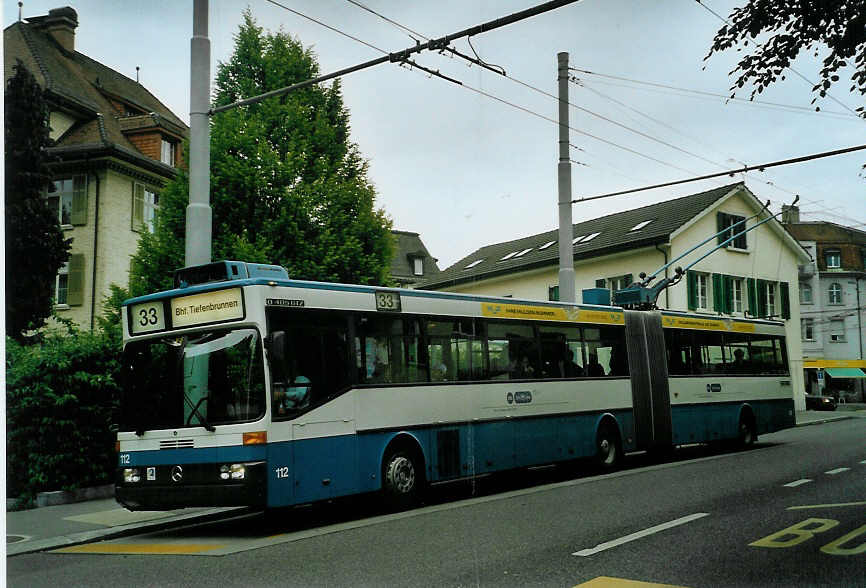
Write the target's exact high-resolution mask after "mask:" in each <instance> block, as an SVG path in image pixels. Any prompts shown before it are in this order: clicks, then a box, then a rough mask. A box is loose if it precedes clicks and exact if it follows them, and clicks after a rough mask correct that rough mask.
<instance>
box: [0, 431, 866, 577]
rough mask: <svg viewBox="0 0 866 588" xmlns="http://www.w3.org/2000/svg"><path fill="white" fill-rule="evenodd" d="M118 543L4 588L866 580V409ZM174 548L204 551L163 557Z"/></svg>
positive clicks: (46, 559) (33, 561) (39, 562)
mask: <svg viewBox="0 0 866 588" xmlns="http://www.w3.org/2000/svg"><path fill="white" fill-rule="evenodd" d="M118 542H120V543H121V544H122V545H127V546H129V545H135V544H137V545H139V546H151V547H154V549H153V550H151V551H149V550H148V549H142V548H141V547H139V551H140V553H142V554H137V555H118V554H114V555H104V554H95V553H40V554H32V555H21V556H17V557H14V558H9V559H8V560H7V562H6V563H7V566H8V568H7V574H8V575H7V581H8V585H9V586H22V587H23V586H27V587H30V586H52V587H56V586H58V585H64V586H125V585H131V586H139V585H150V586H162V585H184V586H210V585H220V586H241V585H243V586H265V585H273V586H276V585H279V586H481V585H485V586H575V585H579V584H582V583H585V582H590V581H593V580H594V579H597V578H599V577H612V578H623V579H629V580H633V581H643V582H655V583H662V584H672V585H679V586H695V587H697V586H713V587H716V586H857V587H862V586H866V420H864V419H862V418H856V419H851V420H845V421H838V422H833V423H826V424H822V425H816V426H808V427H801V428H797V429H790V430H787V431H782V432H780V433H776V434H773V435H766V436H763V437H762V438H761V440H760V442H759V443H758V445H756V446H755V448H753V449H751V450H747V451H742V452H725V451H711V450H708V449H706V448H700V447H696V448H686V449H681V450H678V451H677V452H676V453H675V455H674V456H673V457H672V458H669V459H668V460H667V461H664V462H656V461H653V460H651V459H650V458H649V457H646V456H636V457H631V458H630V459H629V460H628V463H627V464H626V468H625V469H624V470H622V471H620V472H616V473H614V474H608V475H588V474H586V473H583V474H579V473H578V474H576V473H575V472H574V471H568V470H565V469H563V468H556V469H548V470H541V471H534V472H529V473H526V472H524V473H520V474H517V475H512V476H509V477H503V478H497V479H493V480H489V479H488V480H483V481H481V482H480V483H478V484H475V485H468V484H464V485H452V486H450V487H445V488H441V487H440V488H438V489H436V490H435V491H434V493H433V495H432V498H431V500H430V501H429V504H428V505H427V506H425V507H422V508H419V509H416V510H413V511H409V512H405V513H397V514H387V513H383V512H381V511H379V510H377V507H376V505H375V503H374V502H372V501H370V500H357V499H356V500H350V501H344V502H341V503H338V504H335V505H324V506H319V507H312V508H305V509H293V510H288V511H285V512H282V513H276V514H274V513H269V514H267V515H263V514H261V515H251V516H247V517H241V518H237V519H234V520H231V521H222V522H217V523H211V524H207V525H201V526H196V527H192V528H186V529H176V530H173V531H168V532H164V533H161V534H159V535H153V536H144V537H137V538H126V539H123V540H118ZM136 542H138V543H136ZM115 543H116V544H117V542H115ZM122 545H121V546H122ZM172 545H173V546H178V545H180V546H184V545H185V546H200V547H201V546H204V547H201V549H200V551H198V552H197V555H158V553H167V552H171V550H168V549H164V550H163V551H161V552H160V550H159V549H157V547H159V546H163V547H165V546H172ZM215 545H216V546H219V547H218V548H216V547H214V546H215ZM208 546H209V547H208ZM173 552H174V553H196V552H195V551H186V552H184V551H183V550H175V551H173ZM593 585H595V586H598V585H609V584H604V582H603V581H602V580H595V582H594V583H593Z"/></svg>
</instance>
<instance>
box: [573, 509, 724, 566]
mask: <svg viewBox="0 0 866 588" xmlns="http://www.w3.org/2000/svg"><path fill="white" fill-rule="evenodd" d="M709 514H710V513H708V512H697V513H695V514H690V515H688V516H685V517H682V518H679V519H676V520H673V521H668V522H667V523H662V524H661V525H656V526H655V527H650V528H649V529H644V530H643V531H638V532H636V533H632V534H631V535H626V536H625V537H620V538H619V539H614V540H613V541H607V542H606V543H601V544H599V545H596V546H595V547H593V548H592V549H582V550H580V551H575V552H574V553H572V554H571V555H577V556H579V557H586V556H588V555H595V554H596V553H599V552H601V551H605V550H606V549H610V548H611V547H617V546H619V545H622V544H624V543H629V542H630V541H634V540H636V539H641V538H643V537H646V536H648V535H652V534H654V533H658V532H659V531H664V530H666V529H671V528H673V527H678V526H679V525H684V524H686V523H690V522H692V521H696V520H698V519H701V518H703V517H706V516H709Z"/></svg>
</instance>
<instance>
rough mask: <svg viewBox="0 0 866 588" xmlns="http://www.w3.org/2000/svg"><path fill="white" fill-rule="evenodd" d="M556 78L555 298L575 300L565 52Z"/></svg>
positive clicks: (558, 56) (560, 58)
mask: <svg viewBox="0 0 866 588" xmlns="http://www.w3.org/2000/svg"><path fill="white" fill-rule="evenodd" d="M556 57H557V62H558V66H559V68H558V77H557V80H558V82H559V165H558V166H557V172H558V174H559V178H558V179H559V191H558V199H559V201H558V204H559V299H560V300H561V301H563V302H576V297H575V292H574V290H575V285H574V248H573V247H572V245H571V241H572V239H573V238H574V227H573V226H572V221H571V158H570V157H569V145H568V53H565V52H562V53H559V54H557V56H556Z"/></svg>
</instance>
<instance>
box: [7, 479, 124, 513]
mask: <svg viewBox="0 0 866 588" xmlns="http://www.w3.org/2000/svg"><path fill="white" fill-rule="evenodd" d="M113 496H114V484H103V485H102V486H90V487H88V488H79V489H78V490H54V491H51V492H38V493H37V494H36V500H35V501H34V502H33V506H32V507H31V508H25V509H21V510H32V509H33V508H41V507H43V506H58V505H61V504H72V503H74V502H85V501H87V500H99V499H101V498H112V497H113ZM17 503H18V499H17V498H7V499H6V511H7V512H11V511H12V509H13V508H15V505H16V504H17Z"/></svg>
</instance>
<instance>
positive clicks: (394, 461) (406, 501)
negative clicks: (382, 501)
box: [382, 449, 424, 508]
mask: <svg viewBox="0 0 866 588" xmlns="http://www.w3.org/2000/svg"><path fill="white" fill-rule="evenodd" d="M382 485H383V490H384V494H385V498H386V500H387V502H388V504H389V505H390V506H395V507H397V508H409V507H411V506H414V505H415V504H416V503H417V502H418V500H419V498H420V495H421V489H422V487H423V485H424V470H423V467H422V464H421V461H420V460H419V459H418V458H417V456H416V455H415V454H414V453H412V452H410V451H407V450H405V449H396V450H391V451H389V452H388V454H387V455H386V456H385V460H384V462H383V464H382Z"/></svg>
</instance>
